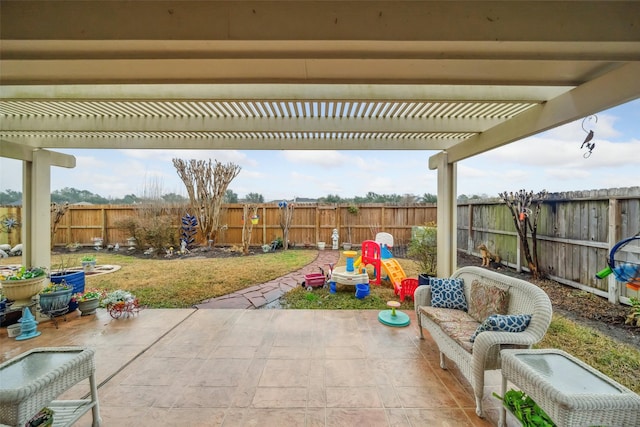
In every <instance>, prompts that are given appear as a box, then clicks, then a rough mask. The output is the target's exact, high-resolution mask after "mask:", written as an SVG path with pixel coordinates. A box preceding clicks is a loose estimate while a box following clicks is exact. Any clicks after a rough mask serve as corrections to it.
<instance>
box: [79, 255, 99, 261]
mask: <svg viewBox="0 0 640 427" xmlns="http://www.w3.org/2000/svg"><path fill="white" fill-rule="evenodd" d="M81 261H82V262H95V261H96V256H95V255H85V256H83V257H82V258H81Z"/></svg>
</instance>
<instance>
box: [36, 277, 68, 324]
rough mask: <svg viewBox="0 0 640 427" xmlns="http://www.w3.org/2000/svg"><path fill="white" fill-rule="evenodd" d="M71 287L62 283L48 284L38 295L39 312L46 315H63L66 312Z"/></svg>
mask: <svg viewBox="0 0 640 427" xmlns="http://www.w3.org/2000/svg"><path fill="white" fill-rule="evenodd" d="M72 293H73V287H72V286H71V285H68V284H67V283H65V282H64V281H62V282H60V283H50V284H49V285H47V286H45V287H44V288H43V289H42V290H41V291H40V293H39V296H40V301H39V304H40V310H41V311H42V312H43V313H45V314H48V315H53V316H55V315H56V314H64V313H66V312H67V311H68V307H69V301H71V294H72Z"/></svg>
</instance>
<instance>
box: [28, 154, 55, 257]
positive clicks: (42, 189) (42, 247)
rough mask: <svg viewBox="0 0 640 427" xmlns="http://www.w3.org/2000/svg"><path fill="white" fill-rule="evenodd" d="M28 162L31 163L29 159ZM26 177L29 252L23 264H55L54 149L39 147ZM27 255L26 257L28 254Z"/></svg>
mask: <svg viewBox="0 0 640 427" xmlns="http://www.w3.org/2000/svg"><path fill="white" fill-rule="evenodd" d="M25 163H28V162H25ZM24 170H25V175H27V171H28V172H29V175H30V176H29V177H26V176H25V180H24V184H23V190H24V191H23V193H27V195H26V196H25V197H24V198H23V202H24V203H23V204H24V205H25V206H27V203H28V204H29V205H30V207H29V208H27V211H28V212H27V213H26V215H25V218H26V219H27V221H29V222H28V226H27V231H26V233H27V236H26V239H25V240H24V243H25V245H26V248H27V250H26V252H25V253H23V265H25V266H29V267H46V268H49V267H51V152H50V151H47V150H35V151H34V152H33V161H32V162H31V164H30V167H28V166H26V167H25V168H24ZM25 254H26V256H25Z"/></svg>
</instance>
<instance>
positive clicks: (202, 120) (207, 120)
mask: <svg viewBox="0 0 640 427" xmlns="http://www.w3.org/2000/svg"><path fill="white" fill-rule="evenodd" d="M0 110H1V107H0ZM504 120H505V119H498V118H486V119H485V118H483V119H477V118H474V119H463V118H416V117H402V118H375V117H374V118H356V117H349V118H345V117H343V118H340V117H336V118H324V117H323V118H318V117H292V118H278V117H246V118H245V117H240V118H238V117H69V116H55V117H41V116H26V117H25V116H20V117H13V116H9V117H3V118H2V122H1V123H0V130H2V131H27V132H47V131H70V132H82V131H86V132H136V131H137V132H208V131H216V132H403V133H407V132H482V131H485V130H487V129H489V128H491V127H493V126H495V125H497V124H499V123H501V122H503V121H504Z"/></svg>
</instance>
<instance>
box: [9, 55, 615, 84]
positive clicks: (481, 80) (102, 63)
mask: <svg viewBox="0 0 640 427" xmlns="http://www.w3.org/2000/svg"><path fill="white" fill-rule="evenodd" d="M0 66H1V68H2V74H0V82H1V83H2V84H3V85H6V84H17V85H26V84H74V83H76V84H77V83H80V84H134V83H143V84H145V83H146V84H167V83H184V82H190V83H200V84H208V83H209V84H210V83H217V84H227V83H279V82H283V81H286V82H293V83H307V84H315V83H362V82H366V83H370V84H399V83H409V84H456V85H458V84H460V85H469V84H478V85H544V86H556V85H559V86H561V85H564V86H568V85H573V86H575V85H578V84H581V83H583V82H584V81H585V80H587V79H588V78H590V77H592V76H593V73H595V72H602V71H603V70H604V71H606V70H607V67H610V66H612V63H611V62H607V61H580V60H576V61H557V60H539V61H531V60H520V59H502V60H492V59H477V60H464V59H442V60H439V59H394V58H384V59H378V58H356V59H342V58H329V59H323V58H318V59H316V58H309V59H288V58H285V59H279V58H273V57H269V58H239V59H207V58H205V59H191V58H187V59H137V58H134V59H86V58H82V59H73V60H66V59H29V60H12V59H3V60H2V61H0Z"/></svg>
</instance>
